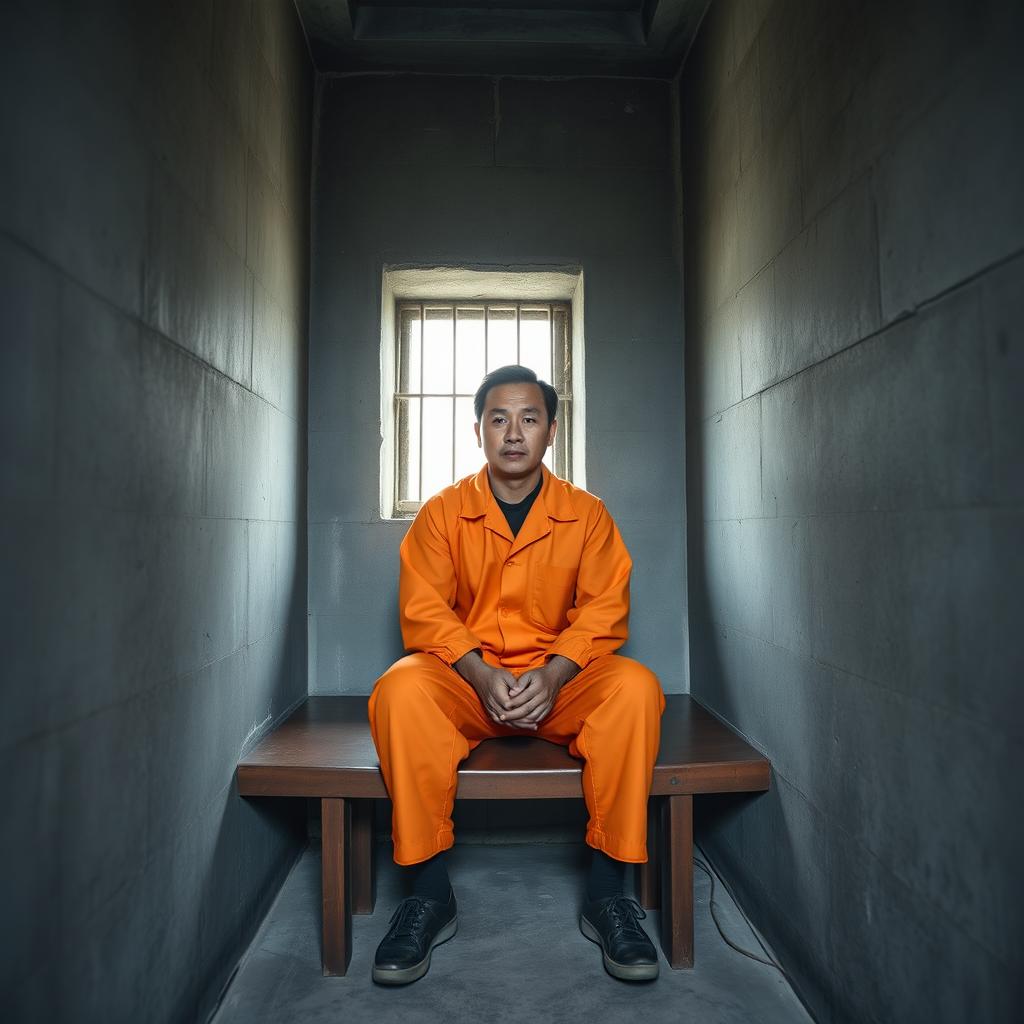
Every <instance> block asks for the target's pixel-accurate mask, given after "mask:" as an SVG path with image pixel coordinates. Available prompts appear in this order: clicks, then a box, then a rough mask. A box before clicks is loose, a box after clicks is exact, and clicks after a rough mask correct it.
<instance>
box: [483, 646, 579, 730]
mask: <svg viewBox="0 0 1024 1024" xmlns="http://www.w3.org/2000/svg"><path fill="white" fill-rule="evenodd" d="M579 671H580V667H579V665H577V664H576V662H575V661H570V660H569V659H568V658H563V657H562V656H561V655H560V654H556V655H555V656H554V657H553V658H551V659H550V660H549V661H548V663H547V664H546V665H542V666H541V667H540V668H532V669H530V670H529V671H528V672H524V673H523V674H522V675H521V676H520V677H519V679H518V680H517V681H516V685H515V686H514V687H513V688H512V689H511V690H510V691H509V698H510V708H509V710H508V711H506V712H505V717H504V718H503V719H502V721H503V722H504V723H505V724H506V725H514V726H516V728H519V729H532V730H536V728H537V726H538V725H539V724H540V723H541V722H543V721H544V719H545V718H547V717H548V715H549V714H550V713H551V709H552V708H553V707H554V706H555V700H556V698H557V697H558V691H559V690H561V689H562V687H563V686H564V685H565V684H566V683H567V682H568V681H569V680H570V679H572V677H573V676H574V675H576V673H577V672H579Z"/></svg>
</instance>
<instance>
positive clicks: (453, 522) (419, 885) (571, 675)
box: [370, 366, 665, 985]
mask: <svg viewBox="0 0 1024 1024" xmlns="http://www.w3.org/2000/svg"><path fill="white" fill-rule="evenodd" d="M557 406H558V398H557V395H556V393H555V390H554V388H552V387H551V385H550V384H546V383H544V382H543V381H538V380H537V376H536V374H535V373H534V372H533V371H532V370H528V369H526V368H525V367H522V366H504V367H502V368H501V369H499V370H495V371H493V372H492V373H490V374H488V375H487V376H486V377H485V378H484V380H483V383H482V384H481V385H480V388H479V390H478V391H477V393H476V397H475V399H474V411H475V413H476V426H475V430H476V436H477V443H478V445H479V446H480V447H482V448H483V453H484V457H485V458H486V460H487V464H486V466H484V468H483V469H481V471H480V472H479V473H477V474H476V475H475V476H470V477H466V478H465V479H463V480H460V481H458V482H457V483H456V484H454V485H452V486H451V487H446V488H445V489H444V490H443V491H441V492H440V494H437V495H435V496H434V497H433V498H431V499H430V500H429V501H427V502H426V503H425V504H424V505H423V507H422V508H421V509H420V512H419V514H418V515H417V517H416V519H415V521H414V522H413V524H412V526H411V527H410V529H409V532H408V533H407V534H406V536H405V539H404V540H403V542H402V546H401V575H400V582H399V605H400V614H401V624H402V636H403V639H404V641H405V646H406V649H407V650H409V651H412V652H413V653H411V654H409V655H407V656H406V657H404V658H402V659H401V660H400V661H398V662H396V663H395V664H394V665H392V667H391V668H390V669H389V670H388V671H387V672H386V673H385V674H384V675H383V676H382V677H381V678H380V679H379V680H377V684H376V686H375V687H374V691H373V694H372V695H371V697H370V726H371V731H372V733H373V740H374V743H375V744H376V747H377V752H378V754H379V756H380V763H381V771H382V773H383V775H384V781H385V783H386V785H387V788H388V793H389V794H390V796H391V800H392V804H393V808H394V816H393V821H392V838H393V841H394V857H395V861H396V863H398V864H399V865H403V866H404V867H405V871H406V873H407V875H408V881H409V884H410V886H411V889H412V895H411V896H410V897H409V898H407V899H405V900H403V902H402V903H401V904H400V905H399V907H398V910H397V911H396V912H395V915H394V917H393V918H392V923H391V928H390V930H389V931H388V933H387V935H386V936H385V937H384V939H383V941H382V942H381V944H380V946H379V947H378V949H377V953H376V957H375V959H374V966H373V978H374V980H375V981H377V982H380V983H382V984H393V985H400V984H406V983H408V982H411V981H415V980H416V979H417V978H420V977H422V976H423V975H424V974H425V973H426V972H427V968H428V967H429V966H430V955H431V950H432V949H433V948H434V947H435V946H436V945H438V944H440V943H442V942H445V941H446V940H447V939H450V938H451V937H452V936H453V935H454V934H455V930H456V924H457V917H456V904H455V894H454V892H453V891H452V888H451V884H450V881H449V878H448V870H447V867H446V865H445V858H444V851H445V850H447V849H449V848H450V847H451V846H452V845H453V843H454V841H455V837H454V828H453V825H452V820H451V812H452V807H453V803H454V798H455V786H456V771H457V769H458V765H459V762H460V761H462V760H463V759H464V758H466V757H467V756H468V755H469V753H470V751H471V750H472V749H473V748H474V747H475V746H477V744H479V743H480V742H481V741H483V740H486V739H488V738H490V737H494V736H511V735H516V734H520V735H521V734H522V733H524V732H525V733H528V734H532V735H535V736H540V737H542V738H544V739H546V740H550V741H551V742H553V743H559V744H562V745H564V746H568V748H569V752H570V753H571V754H573V755H574V756H575V757H580V758H582V759H583V761H584V765H583V793H584V798H585V800H586V805H587V810H588V811H589V815H590V817H589V822H588V824H587V832H586V842H587V844H588V845H589V846H591V847H592V848H593V853H592V858H593V859H592V862H591V867H590V871H589V875H588V879H587V897H586V902H585V903H584V906H583V911H582V915H581V918H580V927H581V929H582V931H583V934H584V935H586V936H587V937H588V938H589V939H592V940H593V941H594V942H597V943H598V944H600V946H601V949H602V956H603V961H604V965H605V967H606V968H607V970H608V971H609V972H610V973H611V974H613V975H614V976H615V977H618V978H622V979H624V980H646V979H651V978H655V977H657V974H658V958H657V953H656V952H655V949H654V947H653V945H652V944H651V942H650V940H649V939H648V937H647V935H646V933H645V932H644V931H643V929H642V927H641V926H640V924H639V918H641V917H643V916H644V915H643V911H642V910H641V909H640V907H639V906H638V905H637V904H636V903H635V902H634V901H633V900H631V899H627V898H626V896H625V894H624V891H623V890H624V888H625V874H626V865H627V864H630V863H642V862H645V861H646V860H647V848H646V836H647V796H648V792H649V790H650V784H651V775H652V772H653V768H654V760H655V758H656V756H657V753H658V741H659V735H660V719H661V713H662V711H663V710H664V707H665V699H664V696H663V694H662V692H661V687H660V685H659V683H658V680H657V679H656V678H655V676H654V675H653V674H652V673H651V672H649V671H648V670H647V669H646V668H644V667H643V666H642V665H640V664H638V663H637V662H635V661H632V660H631V659H629V658H623V657H620V656H619V655H616V654H615V653H614V652H615V651H616V650H617V649H618V648H619V647H620V646H621V645H622V644H623V643H624V642H625V640H626V636H627V622H628V616H629V576H630V571H631V568H632V563H631V561H630V558H629V554H628V552H627V551H626V547H625V545H624V544H623V542H622V538H621V537H620V536H619V532H618V530H617V529H616V527H615V524H614V522H613V521H612V518H611V516H610V515H609V514H608V512H607V510H606V509H605V507H604V505H602V503H601V502H600V501H599V500H598V499H597V498H595V497H594V496H593V495H591V494H588V493H587V492H586V491H582V490H580V489H579V488H576V487H573V486H572V485H571V484H569V483H567V482H566V481H564V480H559V479H558V478H556V477H554V476H552V475H551V474H550V473H549V472H548V471H547V469H546V468H545V467H544V466H543V465H542V461H541V460H542V459H543V458H544V453H545V451H546V450H547V448H548V447H550V446H551V444H553V442H554V439H555V431H556V429H557V420H556V412H557Z"/></svg>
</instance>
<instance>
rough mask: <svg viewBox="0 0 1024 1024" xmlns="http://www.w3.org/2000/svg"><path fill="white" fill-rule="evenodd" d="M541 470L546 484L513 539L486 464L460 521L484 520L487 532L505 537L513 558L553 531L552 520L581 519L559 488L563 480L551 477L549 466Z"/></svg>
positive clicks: (566, 495)
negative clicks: (516, 553)
mask: <svg viewBox="0 0 1024 1024" xmlns="http://www.w3.org/2000/svg"><path fill="white" fill-rule="evenodd" d="M540 470H541V475H542V477H543V480H544V483H543V486H542V487H541V489H540V494H538V495H537V499H536V501H534V503H533V508H531V509H530V514H529V515H528V516H527V517H526V522H525V523H523V527H522V529H521V530H520V531H519V534H518V536H516V537H513V536H512V531H511V530H510V529H509V525H508V521H507V520H506V519H505V515H504V513H503V512H502V511H501V509H500V508H499V507H498V502H497V501H496V500H495V498H494V494H493V492H492V491H491V481H490V479H489V478H488V476H487V466H486V465H485V466H484V467H483V468H482V469H481V470H480V472H479V473H477V475H476V476H475V477H474V478H473V482H472V484H471V485H470V487H469V489H468V491H467V494H466V497H465V499H464V500H463V504H462V508H461V510H460V511H459V518H460V519H480V518H483V520H484V526H485V527H486V528H487V529H489V530H492V531H493V532H494V533H497V534H498V535H499V536H501V537H504V538H505V539H506V540H507V541H508V542H509V543H510V544H511V545H512V548H511V549H510V551H509V554H510V555H511V554H514V553H515V552H516V551H521V550H522V549H523V548H524V547H526V546H527V545H528V544H532V543H533V542H534V541H537V540H540V538H541V537H546V536H547V535H548V534H549V533H550V532H551V520H552V519H556V520H559V521H561V522H569V521H571V520H574V519H579V515H578V514H577V512H576V509H575V508H574V507H573V504H572V501H571V500H570V499H569V496H568V494H566V492H565V490H564V488H562V487H561V486H559V485H560V483H561V481H559V479H558V478H557V477H555V476H552V474H551V472H550V471H549V470H548V468H547V466H545V465H543V464H542V465H541V467H540Z"/></svg>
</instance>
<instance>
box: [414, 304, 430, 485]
mask: <svg viewBox="0 0 1024 1024" xmlns="http://www.w3.org/2000/svg"><path fill="white" fill-rule="evenodd" d="M426 331H427V310H426V307H425V306H424V305H423V303H422V302H421V303H420V450H419V455H418V458H419V471H418V472H417V474H416V500H417V501H418V502H420V504H422V503H423V406H424V404H425V401H424V398H423V392H424V388H423V377H424V372H423V371H424V369H425V367H424V364H423V355H424V348H423V335H424V334H426Z"/></svg>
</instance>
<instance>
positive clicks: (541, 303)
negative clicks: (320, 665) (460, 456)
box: [391, 296, 574, 519]
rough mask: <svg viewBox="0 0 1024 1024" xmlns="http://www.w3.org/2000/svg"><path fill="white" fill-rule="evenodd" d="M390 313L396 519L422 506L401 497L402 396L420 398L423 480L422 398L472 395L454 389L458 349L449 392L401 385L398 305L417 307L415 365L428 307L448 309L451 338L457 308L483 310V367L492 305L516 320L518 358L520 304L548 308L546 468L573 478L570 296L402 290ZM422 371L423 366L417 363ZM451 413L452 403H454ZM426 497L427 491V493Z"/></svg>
mask: <svg viewBox="0 0 1024 1024" xmlns="http://www.w3.org/2000/svg"><path fill="white" fill-rule="evenodd" d="M393 308H394V315H393V325H394V326H393V331H394V334H393V345H394V378H393V379H394V389H393V392H392V409H391V416H392V422H393V423H394V430H395V441H396V443H395V451H394V458H393V459H392V460H391V461H392V471H393V474H394V479H393V481H392V486H393V488H394V490H393V492H392V493H393V494H394V502H393V505H394V507H393V509H392V516H393V518H396V519H410V518H412V517H414V516H415V515H416V513H417V512H418V511H419V510H420V508H421V507H422V506H423V503H424V501H425V500H426V499H424V498H419V499H416V500H413V499H408V498H406V499H403V498H402V497H401V493H402V492H401V485H402V470H403V462H402V450H403V445H402V440H401V436H400V430H401V422H402V417H401V413H400V406H401V403H402V402H403V401H409V400H415V399H418V400H419V401H420V403H421V404H420V429H419V445H420V449H419V453H418V459H419V476H420V479H421V480H422V473H423V433H424V432H423V426H422V424H423V404H422V402H423V399H424V398H433V397H436V398H451V399H452V400H453V402H454V401H455V400H457V399H459V398H472V397H473V394H472V393H466V392H461V391H456V390H455V377H456V376H457V369H456V362H455V360H456V358H457V353H454V352H453V360H452V369H453V374H452V377H453V379H452V390H451V392H444V393H441V392H426V391H423V390H422V383H423V382H422V379H421V381H420V384H421V390H419V391H402V390H401V383H400V382H401V381H402V370H403V368H402V355H403V346H402V322H403V317H402V313H403V310H408V309H418V310H419V323H420V330H419V344H420V360H419V365H420V367H421V368H422V366H423V365H424V363H423V344H424V340H423V334H424V330H423V325H424V324H425V323H426V320H427V310H429V309H436V310H441V309H445V310H450V312H451V323H452V331H453V338H454V332H455V330H456V329H457V322H458V313H459V311H460V310H473V311H477V312H482V313H483V318H482V319H483V331H484V358H483V363H484V367H485V372H487V370H486V367H487V365H488V354H489V353H488V349H487V345H488V333H489V327H488V325H489V320H490V318H489V314H490V312H491V311H492V310H509V309H513V310H514V311H515V324H516V360H517V361H518V360H519V359H521V358H522V351H521V344H522V334H521V323H522V313H523V310H524V309H525V310H526V311H528V312H529V311H530V310H534V309H536V310H540V309H546V310H547V314H548V329H549V335H550V341H549V345H550V352H549V355H550V359H551V367H552V373H551V376H552V378H553V379H552V380H550V381H548V383H550V384H552V385H553V386H555V388H556V391H557V394H558V414H557V417H556V418H557V420H558V432H557V434H556V435H555V444H554V450H553V451H552V453H551V455H552V457H551V463H552V464H551V466H550V467H549V469H551V471H552V472H553V473H554V474H555V475H556V476H561V477H565V478H567V479H572V474H573V431H572V420H573V404H574V402H573V385H574V373H573V309H572V302H571V300H570V299H552V298H548V299H535V298H489V299H484V298H474V299H458V298H455V299H451V298H447V297H440V296H438V297H429V298H406V297H403V296H395V298H394V307H393ZM556 311H557V312H558V313H559V314H561V315H562V316H564V318H565V327H564V331H563V332H561V333H562V337H561V339H560V340H559V339H557V338H556V333H557V332H556V330H555V314H556ZM556 346H558V347H560V348H561V352H557V351H556ZM559 364H561V367H562V369H561V371H560V372H556V367H557V366H559ZM421 373H422V369H421ZM555 380H558V382H559V383H558V384H557V385H556V384H555ZM453 417H454V408H453ZM457 429H458V424H457V423H455V422H454V420H453V424H452V466H453V471H454V466H455V447H456V443H457V439H456V433H455V432H456V430H457ZM428 497H429V496H428Z"/></svg>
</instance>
